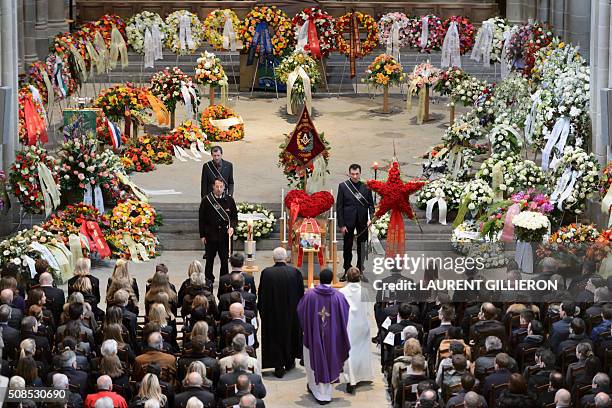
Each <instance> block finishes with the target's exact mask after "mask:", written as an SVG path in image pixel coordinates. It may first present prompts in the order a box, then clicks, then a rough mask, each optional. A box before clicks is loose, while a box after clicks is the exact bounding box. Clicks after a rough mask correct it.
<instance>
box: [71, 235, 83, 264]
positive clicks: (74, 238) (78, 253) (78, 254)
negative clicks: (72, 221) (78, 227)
mask: <svg viewBox="0 0 612 408" xmlns="http://www.w3.org/2000/svg"><path fill="white" fill-rule="evenodd" d="M81 242H82V241H81V237H80V235H76V234H70V235H69V236H68V246H69V248H70V253H71V254H72V261H73V262H75V263H76V261H77V260H78V259H81V258H83V249H82V247H81Z"/></svg>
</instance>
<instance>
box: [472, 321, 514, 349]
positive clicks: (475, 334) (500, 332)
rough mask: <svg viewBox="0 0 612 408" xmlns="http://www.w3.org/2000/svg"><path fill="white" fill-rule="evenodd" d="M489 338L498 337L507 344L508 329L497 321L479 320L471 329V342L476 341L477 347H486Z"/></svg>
mask: <svg viewBox="0 0 612 408" xmlns="http://www.w3.org/2000/svg"><path fill="white" fill-rule="evenodd" d="M489 336H495V337H498V338H499V339H500V340H501V341H502V343H503V344H506V328H505V327H504V325H503V324H502V323H501V322H500V321H497V320H479V321H478V322H476V323H475V324H474V325H473V326H472V327H470V340H474V341H475V342H476V345H477V346H484V344H485V339H486V338H487V337H489Z"/></svg>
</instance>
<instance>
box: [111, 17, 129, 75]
mask: <svg viewBox="0 0 612 408" xmlns="http://www.w3.org/2000/svg"><path fill="white" fill-rule="evenodd" d="M119 55H120V56H121V67H122V68H126V67H127V66H128V65H130V62H129V60H128V52H127V45H126V44H125V40H124V39H123V36H122V35H121V33H120V32H119V30H118V29H117V27H115V26H114V25H113V29H112V30H111V43H110V67H111V68H113V69H114V68H115V67H116V66H117V57H119Z"/></svg>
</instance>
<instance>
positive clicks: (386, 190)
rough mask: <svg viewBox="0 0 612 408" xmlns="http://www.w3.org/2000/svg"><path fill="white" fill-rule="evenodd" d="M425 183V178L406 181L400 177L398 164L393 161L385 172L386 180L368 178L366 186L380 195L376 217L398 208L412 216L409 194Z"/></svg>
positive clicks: (409, 216)
mask: <svg viewBox="0 0 612 408" xmlns="http://www.w3.org/2000/svg"><path fill="white" fill-rule="evenodd" d="M425 184H427V181H425V180H410V181H408V182H406V183H404V182H403V181H402V179H401V178H400V171H399V164H398V163H397V162H396V161H395V162H393V164H392V165H391V168H390V169H389V173H387V181H384V182H383V181H378V180H369V181H368V187H369V188H370V189H371V190H373V191H375V192H377V193H378V195H379V196H380V197H381V200H380V205H379V206H378V209H377V210H376V214H375V215H376V217H382V216H383V215H385V214H386V213H387V212H388V211H390V210H399V211H400V213H402V214H406V216H407V217H408V218H409V219H413V218H414V213H413V212H412V207H411V206H410V201H409V196H410V194H413V193H415V192H417V191H419V190H420V189H421V188H423V186H424V185H425Z"/></svg>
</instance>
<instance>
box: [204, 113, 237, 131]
mask: <svg viewBox="0 0 612 408" xmlns="http://www.w3.org/2000/svg"><path fill="white" fill-rule="evenodd" d="M208 121H209V122H210V124H211V125H213V126H214V127H216V128H217V129H219V130H221V131H223V132H227V131H228V130H230V128H231V127H232V126H236V125H242V124H243V123H244V120H243V119H242V116H233V117H231V118H227V119H213V118H209V119H208Z"/></svg>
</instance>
